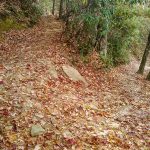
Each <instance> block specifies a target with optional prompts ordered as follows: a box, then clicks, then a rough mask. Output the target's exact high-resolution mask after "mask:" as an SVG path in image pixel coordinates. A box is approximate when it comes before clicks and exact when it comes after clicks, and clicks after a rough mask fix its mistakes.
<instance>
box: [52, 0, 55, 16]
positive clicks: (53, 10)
mask: <svg viewBox="0 0 150 150" xmlns="http://www.w3.org/2000/svg"><path fill="white" fill-rule="evenodd" d="M52 14H53V15H54V14H55V0H53V8H52Z"/></svg>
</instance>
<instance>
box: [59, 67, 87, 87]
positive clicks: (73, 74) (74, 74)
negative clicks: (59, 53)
mask: <svg viewBox="0 0 150 150" xmlns="http://www.w3.org/2000/svg"><path fill="white" fill-rule="evenodd" d="M62 68H63V71H64V72H65V74H66V75H67V76H68V77H69V78H70V79H71V80H73V81H82V82H83V83H84V84H85V85H88V83H87V82H86V80H85V79H84V77H83V76H81V74H80V73H79V72H78V71H77V70H76V69H74V68H73V67H71V66H68V65H64V66H62Z"/></svg>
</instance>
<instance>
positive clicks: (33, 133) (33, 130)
mask: <svg viewBox="0 0 150 150" xmlns="http://www.w3.org/2000/svg"><path fill="white" fill-rule="evenodd" d="M44 132H45V130H44V129H43V128H42V127H41V125H38V124H37V125H33V126H32V127H31V136H38V135H41V134H42V133H44Z"/></svg>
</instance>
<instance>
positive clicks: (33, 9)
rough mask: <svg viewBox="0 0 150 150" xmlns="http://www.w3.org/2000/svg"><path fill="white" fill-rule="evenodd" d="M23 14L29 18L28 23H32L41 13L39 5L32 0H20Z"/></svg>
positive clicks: (35, 21)
mask: <svg viewBox="0 0 150 150" xmlns="http://www.w3.org/2000/svg"><path fill="white" fill-rule="evenodd" d="M20 3H21V9H22V10H23V13H24V15H25V16H26V17H27V18H29V19H30V20H29V22H30V25H34V24H35V23H37V21H38V20H39V18H40V16H41V15H42V10H41V9H40V7H39V6H38V5H37V4H36V3H34V2H33V0H20Z"/></svg>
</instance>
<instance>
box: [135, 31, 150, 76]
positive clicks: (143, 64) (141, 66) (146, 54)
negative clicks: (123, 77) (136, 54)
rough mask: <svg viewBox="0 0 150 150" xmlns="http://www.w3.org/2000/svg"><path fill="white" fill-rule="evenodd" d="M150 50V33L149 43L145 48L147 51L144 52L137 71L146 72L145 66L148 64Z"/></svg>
mask: <svg viewBox="0 0 150 150" xmlns="http://www.w3.org/2000/svg"><path fill="white" fill-rule="evenodd" d="M149 51H150V33H149V36H148V41H147V45H146V48H145V51H144V54H143V57H142V61H141V64H140V67H139V70H138V71H137V73H139V74H143V73H144V68H145V65H146V61H147V58H148V54H149Z"/></svg>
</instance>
